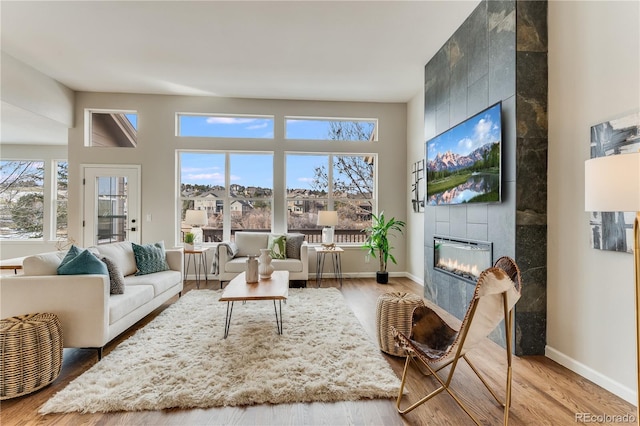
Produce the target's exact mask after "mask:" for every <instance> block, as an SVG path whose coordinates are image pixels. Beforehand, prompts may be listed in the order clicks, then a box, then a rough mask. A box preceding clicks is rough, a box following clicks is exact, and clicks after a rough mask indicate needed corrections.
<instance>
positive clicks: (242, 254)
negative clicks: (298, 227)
mask: <svg viewBox="0 0 640 426" xmlns="http://www.w3.org/2000/svg"><path fill="white" fill-rule="evenodd" d="M284 235H285V236H287V234H284ZM288 236H289V237H294V238H289V239H288V244H289V243H291V242H293V240H294V239H295V238H297V239H298V242H297V244H294V245H295V247H291V245H289V246H288V247H287V252H288V254H289V256H287V258H286V259H273V260H272V261H271V264H272V265H273V267H274V269H275V270H276V271H289V280H290V281H293V280H300V281H304V282H305V285H306V282H307V280H308V279H309V246H308V244H307V242H306V241H304V235H302V234H288ZM268 243H269V233H266V232H245V231H242V232H236V233H235V241H234V243H232V244H230V243H228V242H227V243H222V244H219V245H218V252H217V253H216V256H217V258H215V259H214V270H213V271H212V273H213V274H214V275H215V276H217V278H218V280H220V282H221V283H223V282H225V281H230V280H232V279H233V278H235V277H236V276H237V275H238V274H240V273H242V272H244V271H246V270H247V259H248V256H249V255H256V256H259V255H260V249H264V248H267V246H268ZM231 247H232V248H231ZM230 252H235V255H230ZM216 262H217V265H216V264H215V263H216Z"/></svg>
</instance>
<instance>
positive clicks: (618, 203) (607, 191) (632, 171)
mask: <svg viewBox="0 0 640 426" xmlns="http://www.w3.org/2000/svg"><path fill="white" fill-rule="evenodd" d="M584 178H585V179H584V180H585V182H584V209H585V211H588V212H637V211H640V153H633V154H619V155H609V156H607V157H598V158H592V159H591V160H587V161H586V162H585V165H584Z"/></svg>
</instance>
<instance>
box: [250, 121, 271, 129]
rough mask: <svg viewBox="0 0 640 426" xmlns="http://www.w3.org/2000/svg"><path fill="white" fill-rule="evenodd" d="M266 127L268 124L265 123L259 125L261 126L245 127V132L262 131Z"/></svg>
mask: <svg viewBox="0 0 640 426" xmlns="http://www.w3.org/2000/svg"><path fill="white" fill-rule="evenodd" d="M268 126H269V123H267V122H266V121H265V122H264V123H261V124H254V125H253V126H247V130H256V129H264V128H265V127H268Z"/></svg>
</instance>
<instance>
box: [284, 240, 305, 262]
mask: <svg viewBox="0 0 640 426" xmlns="http://www.w3.org/2000/svg"><path fill="white" fill-rule="evenodd" d="M303 242H304V234H287V258H288V259H300V248H301V247H302V243H303Z"/></svg>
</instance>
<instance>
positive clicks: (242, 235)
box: [235, 232, 269, 257]
mask: <svg viewBox="0 0 640 426" xmlns="http://www.w3.org/2000/svg"><path fill="white" fill-rule="evenodd" d="M268 242H269V234H267V233H266V232H236V235H235V243H236V245H237V246H238V254H237V255H236V256H241V257H244V256H260V249H265V248H267V243H268Z"/></svg>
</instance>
